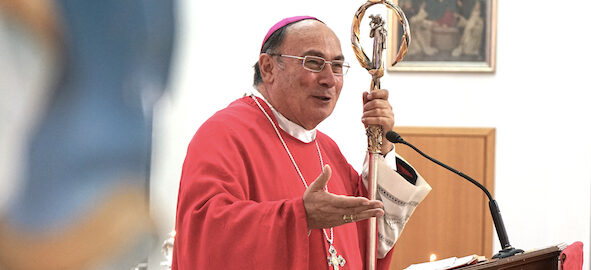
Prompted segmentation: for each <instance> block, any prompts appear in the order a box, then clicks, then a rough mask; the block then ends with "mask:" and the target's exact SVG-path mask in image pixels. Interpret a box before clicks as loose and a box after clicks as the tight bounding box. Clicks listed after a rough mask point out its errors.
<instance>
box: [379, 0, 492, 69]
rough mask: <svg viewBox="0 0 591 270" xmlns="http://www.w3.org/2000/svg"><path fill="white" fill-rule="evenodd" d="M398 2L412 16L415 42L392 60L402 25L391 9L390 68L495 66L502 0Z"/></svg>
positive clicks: (396, 2)
mask: <svg viewBox="0 0 591 270" xmlns="http://www.w3.org/2000/svg"><path fill="white" fill-rule="evenodd" d="M393 3H394V4H395V5H398V6H400V8H401V9H402V10H403V11H404V13H405V14H406V16H407V18H408V21H409V25H410V29H411V42H410V46H409V47H408V53H407V55H406V56H405V57H404V59H403V60H402V61H401V62H400V63H397V64H396V65H394V66H393V65H392V64H391V63H392V62H393V59H394V58H395V57H396V54H397V53H398V49H399V44H400V37H401V35H402V34H401V31H402V27H401V26H400V24H399V20H398V17H397V16H396V14H395V13H394V12H393V11H391V10H390V11H389V12H388V34H389V35H388V38H387V40H388V46H387V48H388V49H387V60H388V61H387V67H386V69H387V70H388V71H390V72H397V71H410V72H489V73H494V72H495V68H496V36H497V0H394V1H393ZM427 10H429V11H427ZM429 13H431V14H432V15H429ZM479 35H480V36H479Z"/></svg>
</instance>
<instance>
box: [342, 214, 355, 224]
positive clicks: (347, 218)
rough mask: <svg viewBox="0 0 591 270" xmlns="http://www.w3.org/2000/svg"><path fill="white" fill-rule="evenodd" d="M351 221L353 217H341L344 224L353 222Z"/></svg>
mask: <svg viewBox="0 0 591 270" xmlns="http://www.w3.org/2000/svg"><path fill="white" fill-rule="evenodd" d="M353 220H354V218H353V215H343V221H345V223H349V222H353Z"/></svg>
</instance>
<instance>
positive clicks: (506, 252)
mask: <svg viewBox="0 0 591 270" xmlns="http://www.w3.org/2000/svg"><path fill="white" fill-rule="evenodd" d="M386 139H388V141H390V142H391V143H395V144H396V143H401V144H404V145H407V146H409V147H410V148H412V149H413V150H415V151H416V152H417V153H419V154H421V156H423V157H425V158H427V159H429V160H431V161H432V162H434V163H436V164H437V165H439V166H441V167H443V168H446V169H448V170H450V171H451V172H453V173H455V174H457V175H459V176H461V177H462V178H464V179H466V180H468V181H470V182H471V183H472V184H474V185H476V186H477V187H478V188H480V189H481V190H482V191H484V193H485V194H486V196H487V197H488V207H489V209H490V214H491V216H492V219H493V222H494V224H495V229H496V230H497V236H498V237H499V241H500V242H501V247H502V250H500V251H499V253H497V254H495V255H494V256H493V257H492V258H493V259H501V258H506V257H511V256H513V255H515V254H518V253H523V250H521V249H516V248H514V247H512V246H511V244H510V243H509V237H508V236H507V231H506V230H505V224H504V223H503V218H502V217H501V211H500V210H499V206H498V204H497V202H496V201H495V200H494V199H493V197H492V195H490V192H488V189H486V188H485V187H484V186H483V185H481V184H480V183H478V182H477V181H476V180H474V179H472V177H470V176H467V175H465V174H464V173H462V172H460V171H458V170H456V169H454V168H452V167H450V166H447V165H445V164H443V163H442V162H440V161H438V160H436V159H434V158H432V157H430V156H428V155H426V154H425V153H423V152H422V151H421V150H419V149H418V148H416V147H415V146H414V145H412V144H410V143H408V142H407V141H405V140H404V139H403V138H402V137H401V136H400V135H399V134H398V133H396V132H394V131H388V132H386Z"/></svg>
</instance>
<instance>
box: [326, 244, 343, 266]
mask: <svg viewBox="0 0 591 270" xmlns="http://www.w3.org/2000/svg"><path fill="white" fill-rule="evenodd" d="M328 253H329V254H330V256H328V257H326V259H328V266H331V265H332V269H334V270H339V269H340V268H341V267H343V266H345V258H343V256H341V255H339V256H338V257H337V250H336V249H335V248H334V246H333V245H332V244H331V245H330V247H329V248H328Z"/></svg>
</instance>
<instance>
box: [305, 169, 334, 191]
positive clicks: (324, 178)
mask: <svg viewBox="0 0 591 270" xmlns="http://www.w3.org/2000/svg"><path fill="white" fill-rule="evenodd" d="M331 175H332V170H331V169H330V166H329V165H328V164H326V165H324V167H323V168H322V173H321V174H320V175H319V176H318V178H316V180H314V182H312V183H311V184H310V186H309V187H308V190H310V191H320V190H324V187H325V186H326V184H328V180H330V176H331Z"/></svg>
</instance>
